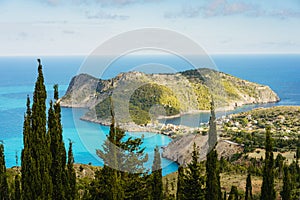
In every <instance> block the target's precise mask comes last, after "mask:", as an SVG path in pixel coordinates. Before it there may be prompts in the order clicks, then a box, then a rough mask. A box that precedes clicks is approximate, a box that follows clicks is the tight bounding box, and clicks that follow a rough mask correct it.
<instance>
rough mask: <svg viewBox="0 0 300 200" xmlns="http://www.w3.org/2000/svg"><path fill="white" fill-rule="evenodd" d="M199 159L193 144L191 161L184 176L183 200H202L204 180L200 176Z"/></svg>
mask: <svg viewBox="0 0 300 200" xmlns="http://www.w3.org/2000/svg"><path fill="white" fill-rule="evenodd" d="M198 159H199V151H198V149H197V147H196V144H195V143H194V146H193V152H192V161H191V162H190V163H189V164H188V166H187V169H186V174H185V176H184V182H185V184H184V189H183V191H184V199H190V200H196V199H204V197H205V195H204V189H203V185H204V178H203V176H202V175H201V171H203V169H202V168H201V165H200V163H199V162H198Z"/></svg>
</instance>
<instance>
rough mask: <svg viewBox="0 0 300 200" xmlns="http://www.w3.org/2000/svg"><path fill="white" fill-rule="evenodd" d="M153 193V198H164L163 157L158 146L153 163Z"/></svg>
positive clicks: (157, 199) (156, 199)
mask: <svg viewBox="0 0 300 200" xmlns="http://www.w3.org/2000/svg"><path fill="white" fill-rule="evenodd" d="M151 178H152V181H151V182H152V195H151V199H154V200H160V199H163V183H162V169H161V158H160V153H159V149H158V146H156V148H155V149H154V161H153V165H152V174H151Z"/></svg>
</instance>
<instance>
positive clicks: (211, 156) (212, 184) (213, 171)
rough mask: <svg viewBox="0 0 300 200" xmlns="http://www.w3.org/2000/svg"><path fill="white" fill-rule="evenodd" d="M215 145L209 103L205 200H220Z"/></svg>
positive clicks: (214, 120)
mask: <svg viewBox="0 0 300 200" xmlns="http://www.w3.org/2000/svg"><path fill="white" fill-rule="evenodd" d="M216 144H217V124H216V116H215V110H214V102H213V101H212V103H211V117H210V120H209V135H208V145H209V148H208V154H207V155H206V194H205V195H206V196H205V198H206V199H207V200H221V199H222V192H221V183H220V164H219V161H218V154H217V151H216V150H215V146H216Z"/></svg>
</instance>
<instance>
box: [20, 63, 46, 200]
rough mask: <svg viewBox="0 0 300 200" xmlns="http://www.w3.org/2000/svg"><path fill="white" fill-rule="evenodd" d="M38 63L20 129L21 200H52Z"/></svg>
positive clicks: (42, 87) (43, 88) (42, 91)
mask: <svg viewBox="0 0 300 200" xmlns="http://www.w3.org/2000/svg"><path fill="white" fill-rule="evenodd" d="M38 63H39V65H38V77H37V81H36V83H35V89H34V93H33V104H32V109H31V110H30V102H29V100H27V112H26V115H25V119H24V128H23V140H24V141H23V143H24V149H23V151H22V158H21V159H22V169H21V171H22V179H21V182H22V187H23V189H22V198H23V199H24V200H26V199H43V200H44V199H51V198H52V179H51V176H50V172H49V171H50V167H51V154H50V153H49V148H50V146H49V143H50V141H49V137H48V135H47V131H46V124H47V120H46V98H47V94H46V89H45V85H44V76H43V72H42V65H41V61H40V59H38ZM23 172H24V173H23Z"/></svg>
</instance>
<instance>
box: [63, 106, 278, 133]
mask: <svg viewBox="0 0 300 200" xmlns="http://www.w3.org/2000/svg"><path fill="white" fill-rule="evenodd" d="M279 101H280V100H278V101H270V102H266V103H257V104H253V103H252V104H251V103H249V104H247V103H245V104H240V105H239V106H236V107H235V106H225V107H220V108H217V109H216V112H228V111H234V110H235V109H238V108H241V107H242V106H246V105H264V104H268V103H277V102H279ZM62 107H65V108H83V109H87V108H85V107H77V106H75V107H72V106H65V105H63V106H62ZM262 107H263V106H262ZM254 109H255V108H254ZM251 110H252V109H251ZM201 113H210V110H191V111H188V112H182V113H180V114H177V115H172V116H159V117H158V118H157V120H162V119H174V118H179V117H182V116H184V115H188V114H201ZM80 120H83V121H87V122H91V123H96V124H100V125H103V126H110V125H111V121H110V120H109V119H96V118H95V117H92V116H82V117H80ZM118 125H119V126H120V128H122V129H124V130H125V131H128V132H151V133H159V134H163V135H166V136H169V137H171V136H172V135H174V134H173V132H174V130H179V129H183V128H185V129H186V131H187V132H193V131H197V130H198V129H199V128H200V127H188V126H183V125H174V124H167V125H165V124H162V123H148V124H147V125H146V126H141V125H137V124H135V123H133V122H130V123H119V124H118ZM168 125H169V126H173V127H172V128H171V129H172V130H171V131H165V130H164V128H166V126H168Z"/></svg>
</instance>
